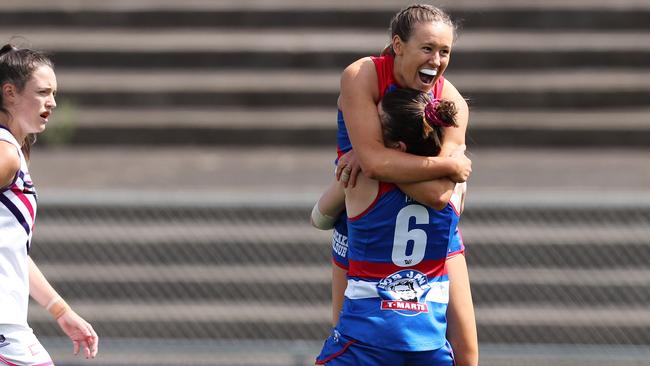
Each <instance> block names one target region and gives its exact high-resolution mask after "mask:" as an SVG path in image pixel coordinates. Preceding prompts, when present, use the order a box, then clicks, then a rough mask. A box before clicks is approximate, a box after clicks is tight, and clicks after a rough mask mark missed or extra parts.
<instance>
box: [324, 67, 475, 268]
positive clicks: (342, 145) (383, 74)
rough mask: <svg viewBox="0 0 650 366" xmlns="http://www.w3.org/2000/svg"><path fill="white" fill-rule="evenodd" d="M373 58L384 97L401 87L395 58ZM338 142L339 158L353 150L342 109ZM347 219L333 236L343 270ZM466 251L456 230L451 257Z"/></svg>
mask: <svg viewBox="0 0 650 366" xmlns="http://www.w3.org/2000/svg"><path fill="white" fill-rule="evenodd" d="M371 58H372V61H373V62H374V64H375V70H376V71H377V79H378V88H379V95H381V96H384V95H385V94H386V93H388V92H389V91H391V90H393V89H395V88H397V87H399V85H398V84H397V81H396V80H395V76H394V75H393V62H394V58H393V56H391V55H384V56H379V57H371ZM444 84H445V79H444V77H442V76H441V77H440V79H438V81H437V82H436V84H435V85H434V86H433V89H432V90H431V93H432V95H433V97H434V98H438V99H439V98H440V97H441V96H442V87H443V86H444ZM336 140H337V141H336V142H337V154H338V157H341V156H342V155H343V154H345V153H346V152H348V151H350V150H351V149H352V143H351V142H350V137H349V136H348V130H347V128H346V127H345V120H344V118H343V112H342V111H341V110H340V109H339V110H338V117H337V134H336ZM345 219H346V217H345V216H344V215H342V218H339V219H338V220H337V222H336V223H335V226H334V232H333V235H332V260H333V261H334V263H335V264H336V265H338V266H339V267H341V268H343V269H347V268H348V260H347V256H346V255H345V254H344V253H347V251H344V250H342V248H341V243H345V247H346V248H347V235H348V234H347V233H348V229H347V221H346V220H345ZM464 251H465V246H464V244H463V240H462V236H461V234H460V232H459V231H458V229H456V231H455V232H454V237H453V239H452V242H451V245H450V247H449V253H448V254H449V257H452V256H454V255H457V254H461V253H463V252H464Z"/></svg>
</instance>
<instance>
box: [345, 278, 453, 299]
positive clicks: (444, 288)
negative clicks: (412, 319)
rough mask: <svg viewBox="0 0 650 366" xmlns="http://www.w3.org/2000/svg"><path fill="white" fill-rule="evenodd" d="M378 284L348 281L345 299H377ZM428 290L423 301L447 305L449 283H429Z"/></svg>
mask: <svg viewBox="0 0 650 366" xmlns="http://www.w3.org/2000/svg"><path fill="white" fill-rule="evenodd" d="M377 284H378V282H372V281H358V280H353V279H349V280H348V287H347V288H346V289H345V297H347V298H348V299H350V300H358V299H371V298H375V297H379V293H378V292H377ZM429 286H430V289H429V292H427V296H426V298H425V301H431V302H437V303H440V304H448V303H449V281H442V282H433V283H429Z"/></svg>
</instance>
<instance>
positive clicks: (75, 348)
mask: <svg viewBox="0 0 650 366" xmlns="http://www.w3.org/2000/svg"><path fill="white" fill-rule="evenodd" d="M72 353H73V354H74V355H75V356H76V355H78V354H79V341H75V340H73V341H72Z"/></svg>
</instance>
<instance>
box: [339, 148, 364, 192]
mask: <svg viewBox="0 0 650 366" xmlns="http://www.w3.org/2000/svg"><path fill="white" fill-rule="evenodd" d="M359 173H361V164H360V163H359V160H358V159H357V156H356V154H355V153H354V150H350V151H348V152H346V153H345V154H344V155H343V156H341V157H340V158H339V163H338V165H337V166H336V180H339V181H341V182H343V186H344V187H346V188H347V187H348V186H349V187H350V188H354V186H356V185H357V176H358V175H359Z"/></svg>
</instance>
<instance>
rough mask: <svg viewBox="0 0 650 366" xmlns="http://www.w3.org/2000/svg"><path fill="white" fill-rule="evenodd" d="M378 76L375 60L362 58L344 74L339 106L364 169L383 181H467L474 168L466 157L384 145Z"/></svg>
mask: <svg viewBox="0 0 650 366" xmlns="http://www.w3.org/2000/svg"><path fill="white" fill-rule="evenodd" d="M378 93H379V92H378V90H377V75H376V72H375V69H374V64H373V62H372V60H370V59H368V58H366V59H361V60H359V61H357V62H355V63H353V64H352V65H350V66H349V67H348V68H346V69H345V71H344V72H343V75H342V76H341V95H340V97H339V107H340V108H341V110H342V111H343V115H344V118H345V125H346V128H347V130H348V135H349V136H350V141H351V142H352V146H353V147H354V150H355V153H356V156H357V158H358V159H359V163H360V164H361V169H362V170H363V172H364V173H365V174H366V176H368V177H370V178H372V179H375V180H380V181H385V182H393V183H405V182H420V181H426V180H431V179H436V178H441V177H448V176H449V177H450V178H451V179H452V180H454V181H465V180H466V179H467V177H468V176H469V173H470V171H471V162H470V161H469V159H467V158H466V157H463V158H457V159H454V158H447V157H422V156H414V155H410V154H406V153H403V152H400V151H396V150H394V149H389V148H386V147H385V146H384V143H383V139H382V134H381V125H380V121H379V116H378V114H377V107H376V105H377V101H378V100H379V95H378Z"/></svg>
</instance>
